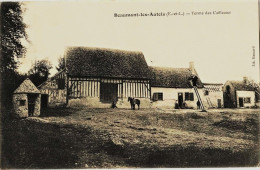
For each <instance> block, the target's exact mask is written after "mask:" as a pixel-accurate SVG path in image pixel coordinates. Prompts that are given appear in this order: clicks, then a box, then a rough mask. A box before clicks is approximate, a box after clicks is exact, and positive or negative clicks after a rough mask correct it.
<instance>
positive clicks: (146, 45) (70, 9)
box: [19, 0, 259, 83]
mask: <svg viewBox="0 0 260 170" xmlns="http://www.w3.org/2000/svg"><path fill="white" fill-rule="evenodd" d="M23 7H24V8H25V9H26V10H25V13H24V22H25V23H26V24H27V26H28V28H27V29H26V30H27V34H28V36H29V40H30V42H29V43H25V45H26V47H27V53H26V55H25V57H24V58H23V59H21V60H20V62H21V65H20V67H19V71H20V72H23V73H25V72H27V71H28V70H29V69H30V67H31V65H32V63H34V62H35V60H41V59H48V60H50V61H51V63H52V64H53V66H54V68H53V69H52V70H51V74H52V75H53V74H55V72H57V71H56V69H55V66H57V64H58V58H59V57H61V56H64V54H65V49H66V47H68V46H86V47H102V48H113V49H121V50H131V51H141V52H143V54H144V56H145V59H146V61H147V64H148V65H150V66H165V67H175V68H185V67H189V62H190V61H193V62H194V65H195V69H196V70H197V72H198V74H199V77H200V78H201V80H202V81H203V82H205V83H225V82H226V81H227V80H242V78H243V77H244V76H247V77H249V78H252V79H254V80H255V81H257V82H258V81H259V36H258V34H259V26H258V8H257V7H258V2H257V0H229V1H223V0H218V1H217V0H215V1H213V0H210V1H209V0H207V1H206V0H196V1H188V0H186V1H183V0H182V1H181V0H174V1H162V0H161V1H138V2H137V1H130V0H128V1H124V2H123V1H117V0H113V1H112V0H111V1H104V0H103V1H54V2H50V1H38V2H24V5H23ZM206 11H208V12H211V13H212V14H211V15H206V14H205V12H206ZM213 11H216V12H219V11H222V12H228V13H229V14H213ZM151 12H153V13H165V14H167V13H168V12H171V13H176V12H181V13H183V12H184V13H185V15H184V16H182V15H171V16H147V17H114V14H115V13H117V14H134V13H139V14H140V13H151ZM196 12H200V13H202V12H203V15H193V14H195V13H196ZM186 13H190V15H186ZM253 47H254V48H253ZM254 49H255V50H254ZM253 56H255V59H252V58H253ZM253 61H255V66H252V62H253Z"/></svg>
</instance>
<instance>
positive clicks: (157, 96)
mask: <svg viewBox="0 0 260 170" xmlns="http://www.w3.org/2000/svg"><path fill="white" fill-rule="evenodd" d="M153 100H154V101H158V100H163V93H154V94H153Z"/></svg>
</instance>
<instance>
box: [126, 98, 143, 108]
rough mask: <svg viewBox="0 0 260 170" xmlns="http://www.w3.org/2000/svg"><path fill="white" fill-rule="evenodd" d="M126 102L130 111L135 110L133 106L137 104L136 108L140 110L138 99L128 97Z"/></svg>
mask: <svg viewBox="0 0 260 170" xmlns="http://www.w3.org/2000/svg"><path fill="white" fill-rule="evenodd" d="M128 101H129V102H130V105H131V109H133V110H135V105H136V104H137V106H138V110H139V109H140V104H141V102H140V100H139V99H135V98H132V97H128Z"/></svg>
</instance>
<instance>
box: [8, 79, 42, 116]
mask: <svg viewBox="0 0 260 170" xmlns="http://www.w3.org/2000/svg"><path fill="white" fill-rule="evenodd" d="M40 102H41V94H40V91H39V90H38V89H37V87H36V86H35V85H34V84H33V83H32V82H31V80H30V79H29V78H27V79H26V80H24V81H23V83H22V84H21V85H20V86H19V87H18V88H17V89H16V90H15V91H14V93H13V107H14V111H15V116H16V117H29V116H39V115H40V107H41V103H40Z"/></svg>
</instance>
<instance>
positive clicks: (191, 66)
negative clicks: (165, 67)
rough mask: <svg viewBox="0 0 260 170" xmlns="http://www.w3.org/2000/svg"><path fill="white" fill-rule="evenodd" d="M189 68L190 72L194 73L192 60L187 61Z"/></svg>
mask: <svg viewBox="0 0 260 170" xmlns="http://www.w3.org/2000/svg"><path fill="white" fill-rule="evenodd" d="M189 69H190V70H191V73H192V74H195V68H194V62H193V61H190V63H189Z"/></svg>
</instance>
